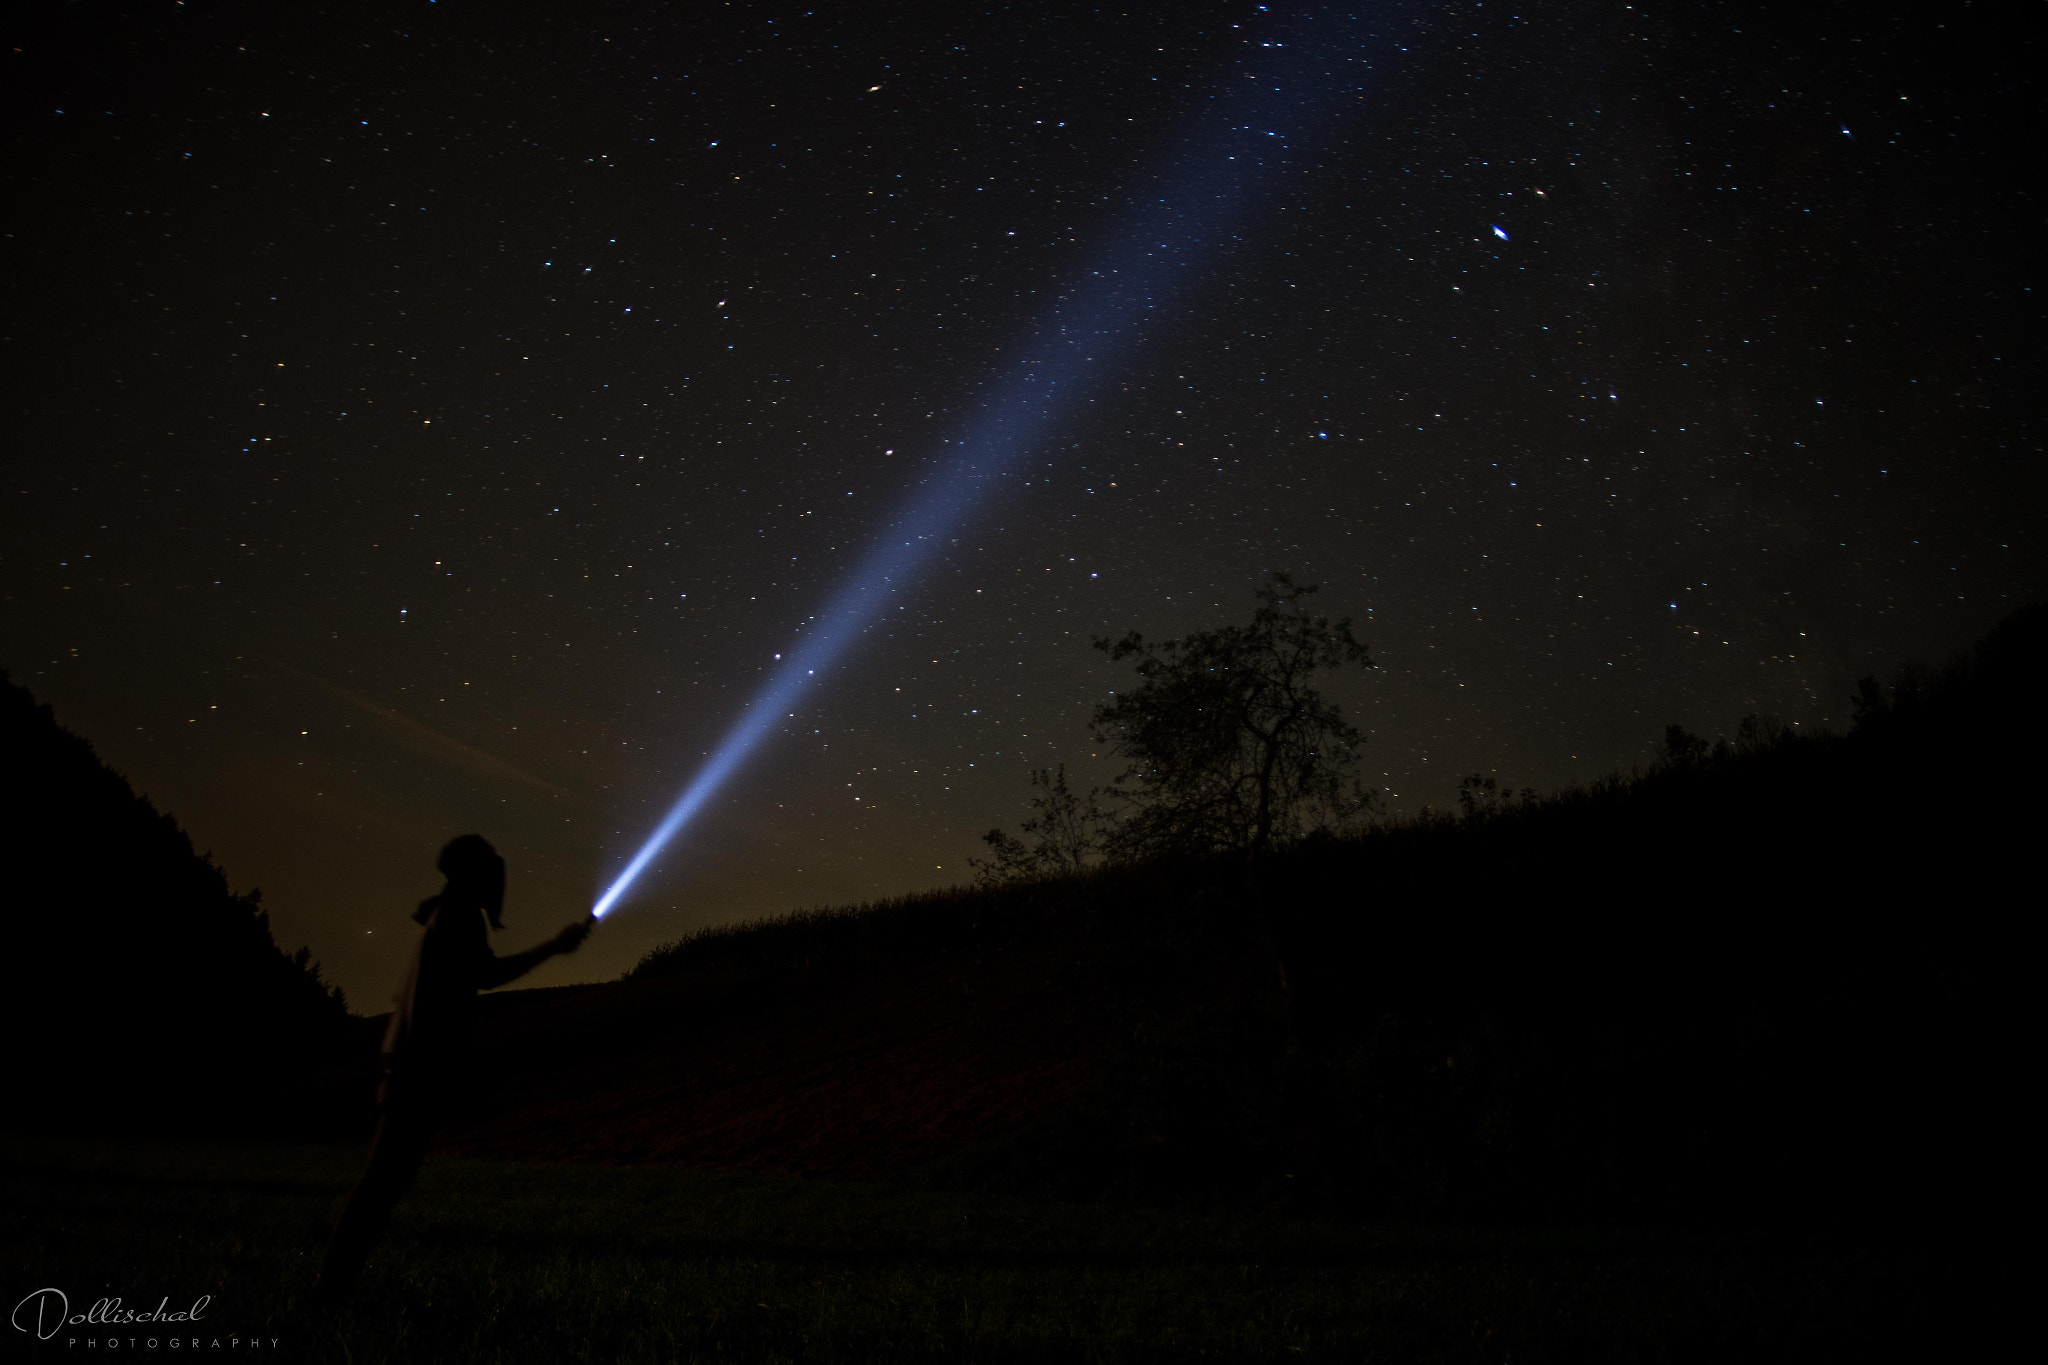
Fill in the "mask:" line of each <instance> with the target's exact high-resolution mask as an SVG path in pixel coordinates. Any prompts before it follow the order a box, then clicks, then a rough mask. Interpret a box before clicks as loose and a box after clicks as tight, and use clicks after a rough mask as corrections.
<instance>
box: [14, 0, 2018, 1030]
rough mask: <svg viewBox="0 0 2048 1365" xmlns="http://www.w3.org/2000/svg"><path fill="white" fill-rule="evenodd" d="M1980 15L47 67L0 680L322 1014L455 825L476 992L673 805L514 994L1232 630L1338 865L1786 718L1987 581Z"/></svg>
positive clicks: (1939, 623)
mask: <svg viewBox="0 0 2048 1365" xmlns="http://www.w3.org/2000/svg"><path fill="white" fill-rule="evenodd" d="M2008 22H2013V23H2016V22H2017V21H2006V20H2004V19H2001V18H1998V17H1995V16H1994V15H1992V14H1990V13H1989V12H1987V11H1985V10H1983V9H1982V8H1981V7H1964V8H1957V9H1954V10H1952V11H1941V12H1936V11H1930V10H1912V9H1907V8H1904V7H1883V6H1858V7H1853V8H1837V7H1830V6H1791V7H1786V6H1767V5H1761V4H1750V5H1741V4H1726V5H1714V4H1704V3H1692V4H1672V5H1662V6H1659V5H1636V6H1627V5H1615V4H1591V3H1567V4H1564V5H1559V6H1546V7H1541V8H1536V7H1528V8H1518V7H1515V6H1510V5H1500V4H1492V5H1487V4H1443V5H1424V4H1389V5H1355V6H1344V5H1324V4H1312V3H1311V4H1302V5H1280V4H1272V5H1259V4H1242V3H1234V4H1176V5H1170V6H1169V5H1153V6H1136V7H1129V8H1126V9H1124V10H1121V11H1105V10H1097V9H1094V8H1090V7H1085V6H1072V5H1059V4H1048V5H1037V6H1030V7H996V6H972V5H963V6H955V7H946V8H943V9H933V8H931V7H909V6H902V7H894V6H885V5H881V6H846V7H818V8H814V9H803V8H785V7H779V6H775V5H764V4H733V5H725V6H718V7H710V6H666V7H664V6H646V5H633V6H628V5H606V4H592V5H579V6H525V5H499V6H489V7H478V6H468V5H461V4H454V3H428V2H426V0H421V2H420V3H410V4H383V3H367V4H362V5H355V6H348V7H345V8H343V9H342V10H340V11H338V12H334V13H327V14H317V15H316V14H306V13H287V12H284V11H279V10H272V9H268V8H232V7H219V6H209V5H201V4H159V5H147V6H144V5H133V6H125V7H115V8H112V9H86V8H84V7H68V8H62V9H58V8H52V9H49V10H47V11H45V12H44V13H42V14H41V15H39V16H36V17H34V18H32V19H29V20H23V21H21V24H20V26H19V27H18V28H16V29H15V31H14V33H13V35H12V41H11V43H10V44H9V51H8V52H7V54H6V56H5V60H6V62H7V79H6V81H5V87H6V90H7V95H6V99H7V107H8V115H7V118H8V153H9V154H8V157H7V170H6V176H7V181H8V186H7V188H8V193H7V196H6V202H7V208H6V209H5V214H6V226H5V230H6V232H7V234H8V237H7V247H8V253H7V276H8V282H9V287H8V290H7V294H6V317H5V326H4V336H0V345H4V348H5V364H4V371H0V372H4V381H0V382H4V384H5V388H6V392H5V404H6V412H7V422H6V438H5V449H6V451H7V460H6V468H7V476H8V477H7V481H6V483H5V485H4V486H0V494H4V499H0V506H4V508H5V512H4V517H5V522H4V527H0V556H4V560H0V562H4V567H5V574H4V582H5V591H4V594H0V665H4V666H5V667H6V668H7V669H8V670H9V671H10V673H11V675H12V676H13V677H14V678H15V679H16V680H17V681H19V682H20V683H22V684H23V685H24V686H26V687H28V688H29V689H30V690H31V691H33V692H34V693H35V694H36V695H37V696H38V697H39V698H41V699H42V700H44V701H47V702H49V703H51V704H52V705H53V706H54V707H55V708H56V711H57V714H58V717H59V719H60V720H62V721H63V723H64V724H66V725H67V726H69V727H70V728H72V729H74V730H76V731H77V732H79V733H80V734H83V735H85V736H87V737H88V738H90V739H91V740H92V741H93V743H94V744H95V745H96V746H97V748H98V749H99V751H100V753H101V754H102V756H103V757H104V758H105V759H106V760H107V761H108V762H109V763H111V764H112V765H113V766H114V767H116V768H118V769H120V770H121V771H122V772H124V773H125V774H127V775H128V777H129V778H130V779H131V781H132V782H133V783H134V784H135V786H136V787H137V788H138V789H139V790H141V791H144V792H146V793H148V794H149V795H150V796H151V798H152V799H153V800H154V801H155V802H156V803H157V804H158V805H159V806H160V807H162V808H164V809H167V810H169V811H172V812H174V813H175V814H176V815H177V817H178V819H179V820H180V822H181V823H182V824H183V825H184V826H185V827H186V828H187V829H188V830H189V831H191V833H192V835H193V838H194V840H195V842H196V843H197V844H198V846H199V847H200V848H201V849H203V850H208V851H210V852H211V854H212V856H213V857H214V858H215V859H216V860H217V861H218V862H219V863H220V864H221V865H222V866H223V867H224V868H225V869H227V871H228V874H229V876H230V878H231V880H232V881H233V882H234V884H235V885H236V886H237V887H238V888H247V887H250V886H260V887H261V888H262V890H263V892H264V899H265V904H266V905H267V906H268V907H269V909H270V912H271V914H272V917H273V921H274V923H275V924H276V926H277V932H278V935H279V937H280V939H281V940H284V941H287V942H291V943H299V942H304V943H306V944H308V945H309V946H311V947H312V949H313V951H314V953H315V954H316V955H317V956H318V957H319V958H320V960H321V961H322V962H323V963H324V964H325V967H326V970H327V972H328V974H329V976H330V977H331V978H333V979H334V980H336V981H338V982H340V983H341V984H342V985H343V986H344V987H345V988H346V989H347V990H348V991H349V993H350V996H351V998H352V999H355V1000H358V1001H361V1002H365V1003H367V1004H374V1002H375V1001H376V1000H378V999H380V998H381V996H382V995H383V994H384V993H385V992H386V991H388V989H389V983H390V982H391V980H392V979H394V978H395V977H396V975H397V974H398V971H399V967H400V964H401V962H402V959H403V955H404V952H405V950H406V948H407V946H408V945H409V942H410V939H409V937H408V934H407V932H406V931H407V926H408V923H409V921H408V920H407V918H406V916H407V912H408V909H409V907H410V906H412V905H413V904H415V903H416V902H417V901H418V900H419V899H420V897H421V896H423V895H425V894H426V893H427V892H429V891H431V890H432V889H433V879H432V877H431V874H430V869H431V865H432V861H433V855H434V851H435V850H436V849H437V848H439V847H440V845H441V844H442V843H444V842H445V841H446V840H447V839H448V838H449V837H450V836H452V835H454V834H457V833H461V832H464V831H469V830H475V831H478V832H481V833H484V834H486V835H487V836H488V837H489V838H490V839H491V840H492V841H493V842H494V843H496V844H497V845H498V847H499V848H500V849H502V850H503V851H504V853H505V855H506V857H507V859H508V861H509V863H510V866H511V881H510V888H511V889H510V894H509V897H508V901H507V909H506V918H507V922H508V924H510V925H512V926H514V927H515V930H516V931H517V932H516V933H515V937H523V936H525V935H526V934H528V933H538V932H540V931H542V930H544V929H551V928H552V927H554V926H555V925H556V924H558V923H559V922H560V920H561V919H562V918H563V916H564V915H569V914H575V913H580V912H581V911H582V910H584V909H587V908H588V907H589V906H590V905H591V904H592V903H593V902H594V901H595V900H596V899H597V898H598V897H600V896H601V895H603V894H604V893H605V891H606V889H607V888H608V887H611V886H613V885H614V884H615V882H616V880H617V879H618V878H619V875H620V873H621V872H622V871H624V870H626V869H627V868H628V867H630V866H632V863H633V860H634V858H635V856H636V854H638V853H640V852H642V851H644V850H646V849H647V848H648V846H649V836H650V835H652V834H654V833H656V832H657V831H660V830H662V829H663V828H665V827H667V826H668V824H669V822H670V820H671V817H673V816H674V815H675V813H676V812H677V811H679V810H682V806H679V805H678V801H679V799H680V800H682V801H683V802H685V803H686V804H687V805H688V811H687V813H686V818H684V819H682V820H680V821H676V822H675V823H674V825H673V828H672V833H673V838H672V840H670V841H668V842H666V843H665V844H664V845H662V846H661V848H660V849H659V850H658V851H657V852H656V853H654V854H651V855H650V856H649V857H648V858H647V860H646V861H645V862H644V863H643V864H642V866H641V867H640V868H639V869H636V880H634V881H633V882H632V884H631V886H630V888H628V889H626V890H625V891H624V893H623V894H622V895H621V896H620V898H619V900H618V904H617V905H616V907H614V908H613V911H612V913H611V914H609V915H608V917H607V919H606V922H605V925H604V928H603V931H602V932H601V933H599V934H597V935H594V936H593V937H592V939H591V941H590V943H589V945H588V946H587V947H586V948H585V949H584V951H583V952H581V953H580V954H578V955H577V956H576V957H575V958H573V959H563V960H561V961H558V962H556V963H553V964H551V965H550V966H548V967H546V968H544V969H542V971H541V972H539V973H538V974H536V977H535V978H534V980H535V981H536V982H537V983H539V984H551V983H561V982H567V981H574V980H590V979H599V978H603V977H609V976H615V975H617V974H618V973H619V972H620V971H621V970H623V969H624V968H625V967H627V966H629V965H631V964H632V963H633V962H634V961H635V960H637V959H638V958H639V957H640V956H641V955H642V954H644V953H645V952H646V951H647V950H648V949H649V948H650V947H652V946H653V945H655V944H657V943H660V942H663V941H666V940H670V939H673V938H676V937H678V936H679V935H681V934H684V933H687V932H689V931H691V930H693V929H696V928H699V927H702V926H705V925H711V924H719V923H726V922H731V921H736V920H744V919H748V918H752V917H757V916H761V915H767V914H775V913H782V912H786V911H788V910H792V909H797V908H802V907H807V906H819V905H839V904H850V903H855V902H859V901H863V900H871V899H876V898H882V897H889V896H894V895H898V894H901V893H904V892H907V891H913V890H918V889H923V888H930V887H936V886H945V885H950V884H953V883H956V882H960V881H964V880H968V879H970V878H971V876H972V870H971V868H970V866H969V863H968V859H969V858H970V857H973V856H976V855H977V854H979V853H980V852H981V851H982V846H981V843H980V836H981V834H982V833H983V832H984V831H986V830H987V829H989V828H990V827H991V826H993V825H997V824H1002V823H1006V822H1011V823H1013V822H1014V821H1015V820H1016V819H1018V818H1019V816H1020V815H1021V814H1022V813H1023V812H1024V811H1025V810H1026V805H1025V803H1026V800H1027V798H1028V795H1029V786H1028V776H1029V774H1030V773H1031V771H1033V770H1034V769H1038V768H1043V767H1048V766H1052V765H1056V764H1060V763H1064V764H1066V765H1067V767H1068V769H1069V771H1070V772H1072V773H1074V774H1075V775H1076V776H1077V778H1078V779H1079V780H1080V781H1083V782H1101V781H1106V780H1107V779H1108V777H1109V776H1111V775H1112V772H1113V768H1112V766H1111V764H1110V761H1109V758H1108V756H1107V755H1104V754H1100V753H1098V752H1097V751H1096V750H1095V748H1094V747H1093V746H1092V744H1091V742H1090V739H1089V734H1088V725H1087V722H1088V718H1089V716H1090V715H1091V714H1092V712H1093V710H1094V709H1095V708H1096V707H1097V706H1099V705H1101V704H1102V703H1104V702H1105V701H1106V700H1108V699H1109V698H1110V696H1111V694H1112V693H1113V691H1114V690H1115V689H1116V688H1118V687H1120V686H1122V685H1124V678H1125V677H1126V676H1127V675H1128V670H1127V668H1119V666H1117V665H1115V664H1113V663H1111V662H1110V661H1109V660H1108V659H1106V658H1105V657H1104V656H1103V655H1102V654H1101V653H1100V652H1098V651H1096V650H1095V649H1093V648H1092V647H1091V645H1090V641H1091V639H1092V638H1094V637H1096V636H1103V635H1120V634H1121V633H1123V632H1124V631H1126V630H1129V629H1133V628H1136V629H1141V630H1143V631H1144V632H1146V634H1147V635H1148V636H1153V637H1159V636H1170V635H1173V634H1176V633H1181V632H1186V631H1190V630H1200V629H1204V628H1207V627H1210V626H1213V625H1216V624H1220V623H1223V622H1226V621H1232V620H1238V619H1241V618H1243V617H1244V616H1245V615H1246V614H1247V612H1248V610H1249V607H1250V604H1251V600H1252V599H1251V593H1252V590H1253V589H1254V588H1255V587H1257V586H1258V585H1259V584H1260V583H1261V582H1263V581H1264V580H1265V577H1266V575H1268V574H1269V573H1271V572H1274V571H1288V572H1291V573H1293V574H1294V575H1295V576H1296V578H1297V579H1298V580H1300V581H1302V582H1312V583H1317V584H1320V585H1321V593H1320V595H1319V597H1318V598H1317V599H1316V605H1317V607H1318V609H1320V610H1324V611H1327V612H1329V613H1331V614H1333V615H1343V616H1348V617H1350V618H1351V619H1352V621H1353V623H1354V627H1355V629H1356V631H1357V634H1358V636H1359V638H1361V639H1363V640H1366V641H1367V642H1369V644H1370V647H1371V651H1372V655H1373V658H1374V660H1375V661H1376V663H1377V665H1378V667H1376V668H1375V669H1373V670H1371V671H1370V672H1364V671H1360V672H1358V673H1357V674H1356V675H1355V676H1349V677H1345V678H1343V679H1341V680H1339V681H1337V682H1336V683H1334V684H1333V688H1334V691H1335V694H1336V695H1337V696H1338V697H1339V699H1340V700H1341V701H1342V703H1343V704H1344V706H1345V708H1346V712H1347V714H1348V715H1349V716H1351V717H1352V718H1353V719H1354V720H1355V721H1356V722H1357V724H1358V725H1359V726H1360V728H1361V729H1362V730H1364V731H1365V732H1366V734H1367V739H1368V743H1367V748H1366V751H1365V752H1366V756H1367V759H1368V763H1369V768H1370V771H1371V774H1372V777H1373V780H1374V781H1375V783H1377V784H1378V785H1379V786H1380V787H1381V789H1382V791H1383V793H1384V797H1385V801H1386V805H1387V809H1388V810H1389V812H1390V813H1392V814H1402V813H1413V812H1415V811H1418V810H1420V809H1421V808H1423V807H1424V806H1433V807H1437V808H1442V807H1445V806H1448V805H1450V804H1452V803H1453V802H1454V801H1455V798H1456V792H1457V788H1458V782H1459V779H1460V778H1461V777H1462V776H1464V775H1466V774H1470V773H1474V772H1484V773H1488V774H1494V775H1497V776H1498V777H1499V779H1500V780H1501V782H1502V783H1503V784H1504V785H1511V786H1513V787H1515V788H1521V787H1524V786H1533V787H1536V788H1538V789H1542V790H1551V789H1555V788H1558V787H1561V786H1565V785H1567V784H1570V783H1574V782H1586V781H1591V780H1595V779H1598V778H1599V777H1601V776H1603V775H1605V774H1608V773H1611V772H1615V771H1626V770H1628V769H1629V768H1631V767H1632V766H1640V765H1644V764H1647V763H1649V762H1650V761H1651V760H1652V759H1653V758H1654V756H1655V755H1656V753H1657V748H1658V745H1659V743H1660V742H1661V739H1662V736H1663V732H1664V727H1665V726H1666V725H1667V724H1669V723H1672V722H1683V723H1684V724H1685V725H1686V726H1688V727H1689V728H1690V729H1692V730H1694V731H1697V732H1699V733H1702V734H1706V735H1710V736H1711V735H1714V734H1719V733H1725V732H1730V731H1732V730H1733V728H1734V727H1735V725H1736V724H1737V723H1738V721H1739V720H1740V718H1741V717H1743V716H1745V715H1749V714H1761V715H1769V716H1774V717H1778V718H1780V719H1782V721H1783V722H1785V723H1786V724H1788V725H1792V726H1796V727H1798V728H1801V729H1808V728H1812V729H1818V728H1820V727H1824V726H1831V727H1834V728H1836V729H1841V728H1844V727H1845V726H1846V724H1847V721H1848V707H1849V698H1850V697H1851V695H1852V694H1853V693H1854V691H1855V686H1856V680H1857V679H1858V678H1859V677H1861V676H1863V675H1865V674H1869V673H1873V672H1885V671H1887V670H1889V669H1891V668H1893V667H1895V666H1896V665H1897V664H1898V663H1899V662H1900V661H1902V660H1906V659H1914V658H1918V659H1923V660H1939V659H1940V658H1942V657H1944V656H1945V655H1946V654H1948V653H1949V652H1950V651H1953V650H1955V649H1957V648H1960V647H1962V646H1964V645H1966V644H1967V643H1968V642H1969V641H1971V640H1972V639H1975V638H1976V637H1978V636H1980V635H1982V634H1983V632H1984V631H1985V630H1986V629H1987V628H1989V627H1990V626H1991V625H1992V624H1993V623H1995V622H1996V621H1997V620H1999V619H2000V618H2001V617H2003V616H2004V615H2005V614H2006V613H2008V612H2009V611H2011V610H2012V609H2013V608H2014V607H2016V606H2018V605H2020V604H2022V603H2024V602H2026V601H2028V600H2031V599H2033V598H2036V597H2039V596H2040V595H2041V594H2042V591H2043V581H2044V574H2043V568H2044V556H2043V542H2042V536H2041V532H2040V526H2041V523H2042V516H2041V510H2042V508H2043V506H2044V505H2048V500H2044V497H2043V493H2044V486H2043V485H2044V481H2048V480H2044V474H2043V469H2044V466H2043V462H2042V460H2041V458H2040V455H2041V452H2040V424H2039V421H2038V417H2037V408H2036V403H2035V400H2034V397H2033V392H2034V376H2035V374H2036V373H2037V372H2038V367H2039V357H2038V349H2039V340H2038V338H2039V336H2040V335H2041V328H2040V326H2039V304H2038V291H2037V289H2036V286H2035V282H2034V274H2035V265H2034V261H2035V258H2036V254H2037V253H2036V252H2035V251H2034V250H2033V247H2032V237H2033V235H2034V233H2035V231H2036V228H2037V224H2038V220H2039V192H2038V188H2037V180H2036V173H2035V172H2033V171H2032V170H2031V169H2030V165H2031V160H2032V157H2031V155H2030V154H2029V152H2028V151H2027V149H2026V148H2025V147H2024V146H2022V145H2021V144H2020V142H2019V141H2018V138H2017V135H2016V134H2015V133H2014V131H2013V130H2014V129H2016V128H2023V127H2025V126H2027V122H2028V118H2027V115H2028V114H2029V112H2030V111H2031V108H2032V99H2031V95H2030V93H2029V92H2030V89H2031V86H2030V82H2031V80H2032V79H2033V77H2032V75H2031V73H2030V71H2029V70H2028V69H2027V65H2026V62H2025V60H2024V58H2025V52H2026V46H2025V43H2024V42H2023V41H2022V37H2023V35H2022V34H2021V33H2020V32H2019V31H2018V30H2016V29H2012V30H2008V29H2007V28H2006V27H2004V26H2005V25H2006V24H2007V23H2008ZM1852 130H1853V131H1852ZM693 793H694V795H691V794H693Z"/></svg>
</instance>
